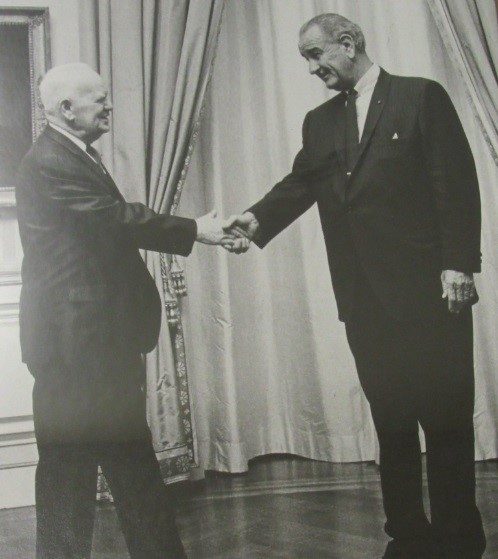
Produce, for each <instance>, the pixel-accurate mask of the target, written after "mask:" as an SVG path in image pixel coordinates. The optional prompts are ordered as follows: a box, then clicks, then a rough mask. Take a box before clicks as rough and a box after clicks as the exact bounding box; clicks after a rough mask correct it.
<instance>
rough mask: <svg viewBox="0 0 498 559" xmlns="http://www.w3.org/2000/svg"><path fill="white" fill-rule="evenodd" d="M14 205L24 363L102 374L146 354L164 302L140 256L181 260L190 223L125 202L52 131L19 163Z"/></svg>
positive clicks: (189, 242) (188, 245) (192, 232)
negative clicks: (152, 254) (143, 253)
mask: <svg viewBox="0 0 498 559" xmlns="http://www.w3.org/2000/svg"><path fill="white" fill-rule="evenodd" d="M16 198H17V209H18V219H19V228H20V233H21V241H22V246H23V251H24V260H23V265H22V280H23V286H22V291H21V301H20V329H21V348H22V355H23V361H24V362H26V363H27V364H28V365H29V366H30V368H40V367H46V366H47V365H50V364H57V365H59V366H68V367H70V368H75V367H84V368H89V367H90V366H91V363H93V365H95V367H94V368H101V369H102V368H104V369H105V368H106V367H107V366H109V367H111V366H112V364H113V363H114V364H116V362H117V361H116V360H118V361H119V357H120V356H122V355H123V353H129V354H134V355H136V354H137V353H138V352H147V351H150V350H151V349H152V348H153V347H154V346H155V345H156V343H157V338H158V333H159V325H160V315H161V304H160V299H159V294H158V292H157V289H156V286H155V283H154V281H153V279H152V278H151V276H150V275H149V273H148V271H147V268H146V266H145V264H144V262H143V260H142V258H141V257H140V253H139V249H140V248H142V249H148V250H155V251H161V252H168V253H173V254H181V255H187V254H189V252H190V251H191V249H192V246H193V243H194V241H195V236H196V225H195V221H194V220H191V219H185V218H181V217H172V216H169V215H158V214H156V213H155V212H153V211H152V210H150V209H149V208H147V207H146V206H144V205H143V204H139V203H126V202H125V200H124V199H123V197H122V196H121V194H120V193H119V191H118V189H117V187H116V185H115V184H114V182H113V181H112V179H111V177H110V176H109V175H108V174H106V173H105V172H104V171H103V169H102V168H101V167H100V165H98V164H97V163H95V162H94V161H93V160H92V159H91V158H90V157H89V156H88V155H87V154H86V153H84V152H83V151H82V150H81V149H79V147H78V146H76V145H75V144H74V143H73V142H71V140H69V139H68V138H67V137H65V136H64V135H63V134H60V133H59V132H57V131H56V130H54V129H53V128H51V127H50V126H48V127H47V128H46V129H45V131H44V132H43V134H42V135H41V136H40V138H39V139H38V140H37V142H36V143H35V144H34V145H33V147H32V149H31V150H30V151H29V152H28V153H27V154H26V156H25V157H24V159H23V161H22V163H21V166H20V168H19V172H18V176H17V186H16Z"/></svg>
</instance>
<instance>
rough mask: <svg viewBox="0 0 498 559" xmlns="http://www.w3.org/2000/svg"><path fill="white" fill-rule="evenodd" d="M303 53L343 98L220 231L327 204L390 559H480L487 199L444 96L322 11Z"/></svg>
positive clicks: (334, 271) (263, 230) (269, 222)
mask: <svg viewBox="0 0 498 559" xmlns="http://www.w3.org/2000/svg"><path fill="white" fill-rule="evenodd" d="M299 49H300V51H301V54H302V56H303V57H304V58H305V59H306V60H307V61H308V64H309V71H310V73H311V74H314V75H316V76H318V77H319V78H320V79H321V80H322V81H323V82H324V83H325V85H326V86H327V87H328V88H329V89H333V90H337V91H340V94H339V95H337V96H336V97H334V98H333V99H331V100H330V101H327V102H326V103H324V104H323V105H321V106H319V107H317V108H316V109H314V110H312V111H311V112H310V113H308V115H307V116H306V118H305V121H304V125H303V148H302V150H301V151H300V152H299V154H298V155H297V157H296V160H295V162H294V167H293V170H292V173H291V174H290V175H288V176H287V177H286V178H284V179H283V181H282V182H280V183H278V184H277V185H276V186H275V187H274V188H273V189H272V190H271V191H270V192H269V193H268V194H267V195H266V196H265V197H264V198H263V199H262V200H261V201H259V202H258V203H257V204H255V205H254V206H253V207H252V208H251V209H250V210H249V211H247V212H246V213H244V214H243V215H240V216H232V218H230V220H228V221H227V224H226V226H227V228H228V227H230V226H238V227H239V229H241V230H243V231H244V232H245V234H246V235H247V236H248V237H250V238H252V239H254V241H255V242H256V244H257V245H258V246H260V247H263V246H265V245H266V244H267V243H268V242H269V241H270V240H271V239H272V238H273V237H274V236H275V235H277V234H278V233H279V232H281V231H282V230H283V229H285V228H286V227H287V226H288V225H289V224H290V223H291V222H292V221H293V220H295V219H296V218H297V217H298V216H300V215H301V214H302V213H303V212H305V211H306V210H307V209H308V208H309V207H310V206H311V205H312V204H313V203H314V202H317V203H318V208H319V212H320V218H321V223H322V229H323V233H324V237H325V242H326V246H327V254H328V260H329V267H330V272H331V276H332V283H333V287H334V291H335V295H336V301H337V306H338V309H339V316H340V319H341V320H342V321H344V322H345V326H346V334H347V338H348V341H349V345H350V347H351V350H352V352H353V355H354V357H355V361H356V365H357V370H358V375H359V379H360V382H361V384H362V387H363V389H364V391H365V394H366V397H367V398H368V401H369V403H370V407H371V410H372V416H373V420H374V423H375V427H376V430H377V434H378V438H379V443H380V473H381V483H382V492H383V497H384V508H385V513H386V516H387V523H386V531H387V533H388V534H389V535H390V536H392V538H393V540H392V541H391V542H390V543H389V545H388V547H387V550H386V553H385V555H384V557H386V558H388V557H389V558H417V559H418V558H421V557H437V558H438V559H442V558H447V559H450V558H451V559H456V558H462V559H463V558H465V559H474V558H477V557H481V555H482V552H483V550H484V547H485V540H484V534H483V531H482V523H481V518H480V515H479V512H478V510H477V507H476V502H475V476H474V431H473V404H474V380H473V356H472V313H471V305H472V303H473V302H475V300H476V298H477V296H476V292H475V288H474V282H473V276H472V274H473V272H478V271H479V270H480V203H479V192H478V184H477V177H476V171H475V167H474V161H473V158H472V154H471V151H470V149H469V145H468V143H467V140H466V138H465V135H464V132H463V130H462V127H461V125H460V122H459V120H458V117H457V115H456V113H455V110H454V108H453V106H452V104H451V102H450V100H449V98H448V96H447V94H446V92H445V91H444V89H443V88H442V87H441V86H440V85H439V84H437V83H436V82H433V81H430V80H426V79H422V78H407V77H400V76H393V75H390V74H388V73H387V72H386V71H385V70H383V69H381V68H379V66H377V65H376V64H373V63H372V62H371V61H370V59H369V58H368V56H367V54H366V52H365V39H364V36H363V33H362V31H361V29H360V28H359V27H358V26H357V25H355V24H354V23H352V22H351V21H349V20H347V19H346V18H344V17H341V16H339V15H336V14H323V15H320V16H317V17H315V18H313V19H312V20H310V21H309V22H308V23H306V24H305V25H304V26H303V27H302V29H301V32H300V37H299ZM237 243H238V241H236V242H235V244H234V246H233V250H234V251H236V252H239V251H243V250H244V247H238V246H237ZM442 294H443V297H445V298H446V301H444V300H443V299H442V297H441V295H442ZM419 423H420V425H421V426H422V427H423V429H424V432H425V438H426V442H427V472H428V483H429V494H430V501H431V524H429V522H428V520H427V517H426V515H425V513H424V508H423V503H422V472H421V458H420V445H419V438H418V424H419Z"/></svg>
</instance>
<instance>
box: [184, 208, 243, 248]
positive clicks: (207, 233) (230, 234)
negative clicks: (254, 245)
mask: <svg viewBox="0 0 498 559" xmlns="http://www.w3.org/2000/svg"><path fill="white" fill-rule="evenodd" d="M195 221H196V223H197V237H196V241H198V242H199V243H204V244H205V245H221V246H223V248H226V249H227V250H230V251H231V250H232V246H233V243H234V242H237V246H240V247H241V250H242V251H244V252H245V251H246V250H247V249H248V248H249V243H250V241H249V239H247V238H246V237H245V236H244V235H243V234H242V233H240V232H239V231H237V230H233V231H229V230H225V229H224V227H223V225H224V223H223V221H222V219H221V218H219V217H218V212H217V211H216V210H213V211H211V212H209V213H208V214H206V215H203V216H202V217H198V218H197V219H196V220H195Z"/></svg>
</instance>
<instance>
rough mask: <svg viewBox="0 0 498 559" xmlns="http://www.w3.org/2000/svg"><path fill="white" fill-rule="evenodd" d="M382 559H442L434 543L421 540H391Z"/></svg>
mask: <svg viewBox="0 0 498 559" xmlns="http://www.w3.org/2000/svg"><path fill="white" fill-rule="evenodd" d="M382 559H441V558H440V557H438V554H437V553H436V549H435V547H434V545H433V543H432V542H428V541H425V540H424V541H420V540H398V539H396V540H391V541H390V542H389V543H388V544H387V547H386V551H385V552H384V555H383V556H382Z"/></svg>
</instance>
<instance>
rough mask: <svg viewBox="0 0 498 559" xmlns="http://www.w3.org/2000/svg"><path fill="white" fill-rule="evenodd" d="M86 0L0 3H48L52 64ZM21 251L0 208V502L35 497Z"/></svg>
mask: <svg viewBox="0 0 498 559" xmlns="http://www.w3.org/2000/svg"><path fill="white" fill-rule="evenodd" d="M86 1H87V0H27V1H22V0H2V2H1V5H2V7H48V8H49V13H50V43H51V53H52V64H53V65H55V64H63V63H66V62H74V61H78V60H79V57H80V27H79V25H80V24H79V10H80V3H81V2H83V3H84V2H86ZM21 260H22V251H21V246H20V240H19V233H18V228H17V221H16V217H15V211H14V210H13V209H9V208H0V508H6V507H18V506H24V505H32V504H33V503H34V472H35V466H36V461H37V452H36V445H35V440H34V433H33V416H32V409H31V389H32V384H33V383H32V379H31V376H30V374H29V372H28V371H27V369H26V367H25V366H24V365H23V364H22V363H21V357H20V347H19V320H18V319H19V291H20V284H21V281H20V265H21Z"/></svg>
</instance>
